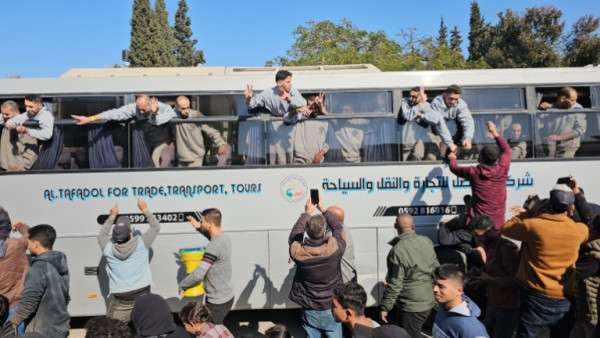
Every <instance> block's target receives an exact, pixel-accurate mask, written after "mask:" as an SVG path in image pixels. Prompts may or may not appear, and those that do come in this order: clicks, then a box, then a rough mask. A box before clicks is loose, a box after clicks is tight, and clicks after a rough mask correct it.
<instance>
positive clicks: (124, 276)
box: [98, 199, 160, 322]
mask: <svg viewBox="0 0 600 338" xmlns="http://www.w3.org/2000/svg"><path fill="white" fill-rule="evenodd" d="M137 206H138V208H139V209H140V211H141V212H143V213H144V216H145V217H146V220H147V221H148V223H149V224H150V228H149V229H148V230H146V232H144V233H143V234H141V235H140V234H134V233H133V231H132V230H131V223H130V221H129V218H128V217H127V216H121V217H119V218H118V219H117V222H116V224H115V219H116V218H117V215H118V214H119V205H118V204H115V206H114V207H113V208H112V209H110V213H109V216H108V219H107V220H106V221H105V222H104V225H103V226H102V228H101V229H100V234H99V235H98V244H99V245H100V249H101V250H102V254H103V255H104V257H106V269H107V272H108V279H109V292H110V295H111V298H110V302H109V304H108V309H107V311H106V315H107V316H108V317H110V318H115V319H119V320H121V321H124V322H129V320H130V317H131V310H132V309H133V306H134V303H135V302H134V299H135V298H136V297H138V296H141V295H145V294H147V293H150V284H151V283H152V276H151V275H150V260H149V253H150V246H151V245H152V242H154V240H155V239H156V236H157V235H158V232H159V231H160V223H159V222H158V220H157V219H156V217H155V216H154V215H153V214H152V213H151V212H150V211H149V210H148V205H147V204H146V202H144V201H142V200H141V199H138V201H137ZM113 224H115V226H114V228H113V230H112V236H111V232H110V229H111V227H112V226H113ZM111 237H112V239H111Z"/></svg>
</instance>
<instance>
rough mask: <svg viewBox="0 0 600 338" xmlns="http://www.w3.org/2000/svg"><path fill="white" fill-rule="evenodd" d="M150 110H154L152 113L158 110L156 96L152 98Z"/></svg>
mask: <svg viewBox="0 0 600 338" xmlns="http://www.w3.org/2000/svg"><path fill="white" fill-rule="evenodd" d="M150 110H151V111H152V114H156V113H157V112H158V99H157V98H156V97H153V98H151V99H150Z"/></svg>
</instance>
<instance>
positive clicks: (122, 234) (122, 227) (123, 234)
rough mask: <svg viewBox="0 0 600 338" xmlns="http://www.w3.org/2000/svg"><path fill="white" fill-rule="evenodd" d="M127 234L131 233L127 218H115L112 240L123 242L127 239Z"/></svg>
mask: <svg viewBox="0 0 600 338" xmlns="http://www.w3.org/2000/svg"><path fill="white" fill-rule="evenodd" d="M129 232H131V222H130V221H129V217H127V216H120V217H119V218H117V223H116V224H115V227H114V228H113V231H112V238H113V239H114V240H115V241H116V242H118V243H121V242H124V241H126V240H127V239H128V238H129Z"/></svg>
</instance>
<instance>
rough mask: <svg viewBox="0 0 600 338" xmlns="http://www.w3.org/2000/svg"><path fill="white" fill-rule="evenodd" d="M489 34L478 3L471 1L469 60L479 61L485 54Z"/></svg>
mask: <svg viewBox="0 0 600 338" xmlns="http://www.w3.org/2000/svg"><path fill="white" fill-rule="evenodd" d="M489 34H490V32H489V26H488V25H487V24H486V23H485V20H484V18H483V16H482V15H481V11H480V10H479V5H478V4H477V2H476V1H473V2H472V3H471V17H470V19H469V48H468V51H469V61H480V60H482V59H483V57H484V55H485V54H487V50H488V48H489Z"/></svg>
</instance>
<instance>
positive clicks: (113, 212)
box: [108, 203, 119, 218]
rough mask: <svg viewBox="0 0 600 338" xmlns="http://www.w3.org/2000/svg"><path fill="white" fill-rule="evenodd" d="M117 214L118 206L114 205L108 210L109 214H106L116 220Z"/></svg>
mask: <svg viewBox="0 0 600 338" xmlns="http://www.w3.org/2000/svg"><path fill="white" fill-rule="evenodd" d="M118 214H119V204H118V203H115V206H114V207H112V208H111V209H110V212H109V213H108V215H109V216H111V217H115V218H116V217H117V215H118Z"/></svg>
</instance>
